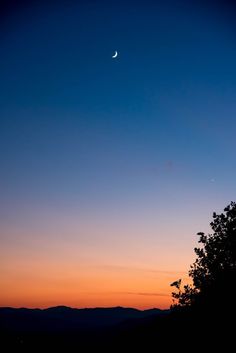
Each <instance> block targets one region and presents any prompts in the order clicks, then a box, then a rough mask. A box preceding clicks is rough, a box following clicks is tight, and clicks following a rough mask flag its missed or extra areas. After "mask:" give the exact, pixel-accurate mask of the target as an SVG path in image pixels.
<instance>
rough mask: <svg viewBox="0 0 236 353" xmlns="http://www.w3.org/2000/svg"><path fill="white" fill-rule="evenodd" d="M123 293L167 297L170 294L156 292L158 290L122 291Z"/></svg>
mask: <svg viewBox="0 0 236 353" xmlns="http://www.w3.org/2000/svg"><path fill="white" fill-rule="evenodd" d="M123 294H128V295H142V296H148V297H169V296H170V295H169V294H167V293H158V292H123Z"/></svg>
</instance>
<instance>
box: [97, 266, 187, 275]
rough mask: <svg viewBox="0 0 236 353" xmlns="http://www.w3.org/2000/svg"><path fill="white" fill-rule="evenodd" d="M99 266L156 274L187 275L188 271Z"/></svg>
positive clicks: (108, 268)
mask: <svg viewBox="0 0 236 353" xmlns="http://www.w3.org/2000/svg"><path fill="white" fill-rule="evenodd" d="M96 267H97V266H96ZM99 267H100V268H104V269H107V270H115V271H136V272H146V273H155V274H164V275H176V274H180V275H186V273H187V271H181V270H156V269H152V268H145V267H135V266H123V265H101V266H99Z"/></svg>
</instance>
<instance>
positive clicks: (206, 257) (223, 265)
mask: <svg viewBox="0 0 236 353" xmlns="http://www.w3.org/2000/svg"><path fill="white" fill-rule="evenodd" d="M210 225H211V228H212V230H213V233H212V234H207V235H206V234H205V233H203V232H200V233H197V235H199V236H200V239H199V241H198V242H199V243H200V244H201V246H200V247H197V248H195V249H194V251H195V253H196V255H197V258H196V260H195V262H194V263H193V264H192V265H191V267H190V271H189V276H190V278H191V280H192V285H185V286H184V287H183V289H182V288H181V280H178V281H175V282H173V283H172V284H171V286H173V287H175V288H176V290H177V291H176V292H173V293H172V297H173V301H174V305H173V307H189V306H191V307H197V308H199V307H200V308H204V310H205V309H206V308H207V309H208V310H209V309H210V308H215V307H216V305H217V304H219V303H222V302H223V303H224V304H225V303H228V305H230V306H231V307H233V306H235V300H234V295H235V290H234V287H235V279H236V203H235V202H231V203H230V204H229V205H228V206H227V207H226V208H225V209H224V213H221V214H219V215H217V214H216V213H215V212H214V213H213V221H212V222H211V223H210Z"/></svg>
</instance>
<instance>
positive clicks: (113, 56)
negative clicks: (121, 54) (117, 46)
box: [112, 51, 118, 59]
mask: <svg viewBox="0 0 236 353" xmlns="http://www.w3.org/2000/svg"><path fill="white" fill-rule="evenodd" d="M117 55H118V53H117V51H115V54H114V55H112V58H113V59H114V58H116V57H117Z"/></svg>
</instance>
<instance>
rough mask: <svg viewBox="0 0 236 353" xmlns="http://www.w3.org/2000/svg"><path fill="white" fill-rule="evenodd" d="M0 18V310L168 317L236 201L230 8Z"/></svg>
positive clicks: (105, 7)
mask: <svg viewBox="0 0 236 353" xmlns="http://www.w3.org/2000/svg"><path fill="white" fill-rule="evenodd" d="M0 10H1V11H0V56H1V58H0V60H1V65H0V273H1V276H0V288H1V290H0V306H14V307H22V306H24V307H42V308H43V307H48V306H54V305H68V306H73V307H96V306H105V307H106V306H118V305H120V306H130V307H131V306H132V307H136V308H141V309H144V308H151V307H159V308H167V307H169V306H170V304H171V287H170V283H171V282H173V281H174V280H176V279H178V278H183V279H185V280H186V281H187V280H188V279H187V273H188V270H189V266H190V264H191V263H192V262H193V261H194V259H195V255H194V251H193V249H194V247H195V246H196V245H197V240H198V236H197V235H196V233H197V232H198V231H206V232H208V231H210V228H209V223H210V221H211V218H212V213H213V211H216V212H221V211H222V210H223V208H224V207H225V206H226V205H227V204H229V202H230V201H231V200H232V201H235V196H236V195H235V194H236V188H235V178H236V160H235V150H236V140H235V130H236V118H235V116H236V89H235V87H236V66H235V62H236V42H235V35H236V29H235V25H234V24H233V18H232V17H233V14H234V12H233V10H235V8H234V7H231V6H230V2H225V5H224V6H223V5H222V3H221V2H217V1H216V2H214V5H210V2H208V1H205V2H201V1H198V2H197V1H196V2H195V1H193V2H191V4H190V3H189V1H184V0H183V1H174V0H173V1H171V0H168V1H150V0H148V1H136V2H134V1H128V0H127V1H125V2H124V1H119V2H118V1H57V2H55V1H47V2H46V1H45V2H44V1H41V2H36V1H31V2H29V1H22V2H14V1H8V2H7V4H6V3H5V7H3V6H2V8H0ZM115 51H117V52H118V56H117V58H115V59H113V58H112V55H114V53H115Z"/></svg>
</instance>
